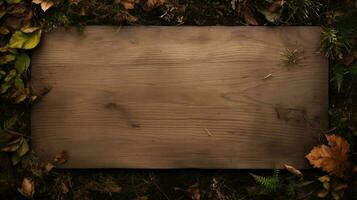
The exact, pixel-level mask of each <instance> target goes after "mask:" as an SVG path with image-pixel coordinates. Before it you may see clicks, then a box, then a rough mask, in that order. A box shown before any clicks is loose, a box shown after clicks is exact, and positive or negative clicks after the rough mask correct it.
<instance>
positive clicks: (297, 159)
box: [31, 26, 328, 169]
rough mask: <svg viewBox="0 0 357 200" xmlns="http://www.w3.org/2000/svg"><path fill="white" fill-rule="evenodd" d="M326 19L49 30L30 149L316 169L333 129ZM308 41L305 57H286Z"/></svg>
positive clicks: (38, 60)
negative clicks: (316, 155) (325, 136)
mask: <svg viewBox="0 0 357 200" xmlns="http://www.w3.org/2000/svg"><path fill="white" fill-rule="evenodd" d="M320 32H321V29H320V28H319V27H219V26H217V27H121V28H117V27H110V26H89V27H87V28H86V29H85V31H84V32H83V33H79V32H77V31H76V30H73V29H72V30H57V31H54V32H52V33H49V34H46V35H45V37H44V41H43V42H42V44H41V46H40V47H39V48H38V49H37V50H36V52H35V53H34V55H33V58H32V59H33V60H32V83H33V89H34V92H35V93H41V91H43V90H44V89H45V88H51V91H50V92H49V93H48V94H47V95H45V96H44V97H43V98H42V99H41V100H40V101H39V102H38V103H36V104H35V105H34V106H33V107H32V118H31V125H32V137H33V140H32V145H33V147H34V149H35V151H36V152H37V153H38V155H39V156H40V157H41V158H42V159H44V160H52V159H53V157H54V155H56V154H58V153H59V152H61V151H66V152H67V153H68V154H69V160H68V162H67V163H66V164H65V165H64V167H69V168H232V169H237V168H257V169H259V168H274V167H281V166H282V164H284V163H287V164H291V165H294V166H296V167H299V168H305V167H307V162H306V160H305V158H304V156H305V154H306V153H307V152H308V151H309V150H310V148H311V147H312V145H314V144H315V143H316V138H317V137H318V134H319V130H320V129H323V128H326V127H327V108H328V102H327V99H328V94H327V93H328V82H327V80H328V65H327V60H326V59H325V58H324V57H323V56H322V55H320V54H319V53H318V49H319V43H320ZM288 49H290V50H293V49H298V52H299V53H298V56H297V58H298V59H297V64H295V65H294V64H293V65H291V66H285V65H284V64H283V61H282V60H283V58H284V57H283V55H282V54H283V53H284V52H285V53H286V52H287V51H288Z"/></svg>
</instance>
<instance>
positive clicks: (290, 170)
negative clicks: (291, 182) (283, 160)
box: [284, 165, 303, 177]
mask: <svg viewBox="0 0 357 200" xmlns="http://www.w3.org/2000/svg"><path fill="white" fill-rule="evenodd" d="M284 167H285V169H286V170H288V171H289V172H290V173H292V174H293V175H295V176H297V177H303V174H302V173H301V171H300V170H298V169H296V168H295V167H293V166H291V165H284Z"/></svg>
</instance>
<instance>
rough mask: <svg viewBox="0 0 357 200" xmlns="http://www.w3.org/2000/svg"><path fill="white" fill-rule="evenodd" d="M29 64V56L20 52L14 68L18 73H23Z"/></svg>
mask: <svg viewBox="0 0 357 200" xmlns="http://www.w3.org/2000/svg"><path fill="white" fill-rule="evenodd" d="M29 66H30V57H29V56H28V55H27V54H24V53H22V54H20V55H18V56H17V58H16V61H15V69H16V70H17V72H18V73H19V74H22V73H24V72H25V71H26V70H27V69H28V68H29Z"/></svg>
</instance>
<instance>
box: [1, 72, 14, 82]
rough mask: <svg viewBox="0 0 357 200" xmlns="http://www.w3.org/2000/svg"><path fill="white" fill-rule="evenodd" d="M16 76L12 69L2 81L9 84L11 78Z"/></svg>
mask: <svg viewBox="0 0 357 200" xmlns="http://www.w3.org/2000/svg"><path fill="white" fill-rule="evenodd" d="M15 76H16V70H14V69H12V70H11V71H10V73H9V74H8V75H7V76H6V77H5V79H4V81H5V82H9V81H10V80H11V79H12V78H14V77H15Z"/></svg>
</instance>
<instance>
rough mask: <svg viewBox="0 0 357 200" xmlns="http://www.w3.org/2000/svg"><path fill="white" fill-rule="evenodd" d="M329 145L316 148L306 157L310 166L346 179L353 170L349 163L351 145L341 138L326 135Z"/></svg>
mask: <svg viewBox="0 0 357 200" xmlns="http://www.w3.org/2000/svg"><path fill="white" fill-rule="evenodd" d="M326 138H327V141H328V145H320V146H317V147H314V148H313V149H312V150H311V152H310V153H309V154H308V155H306V158H307V159H308V160H309V162H310V164H311V165H313V167H314V168H321V169H322V170H323V171H325V172H327V173H330V174H332V175H335V176H337V177H340V178H346V175H347V173H348V172H349V170H350V169H351V163H350V161H349V158H348V157H349V152H350V145H349V144H348V142H347V141H346V140H345V139H344V138H343V137H340V136H336V135H326Z"/></svg>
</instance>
